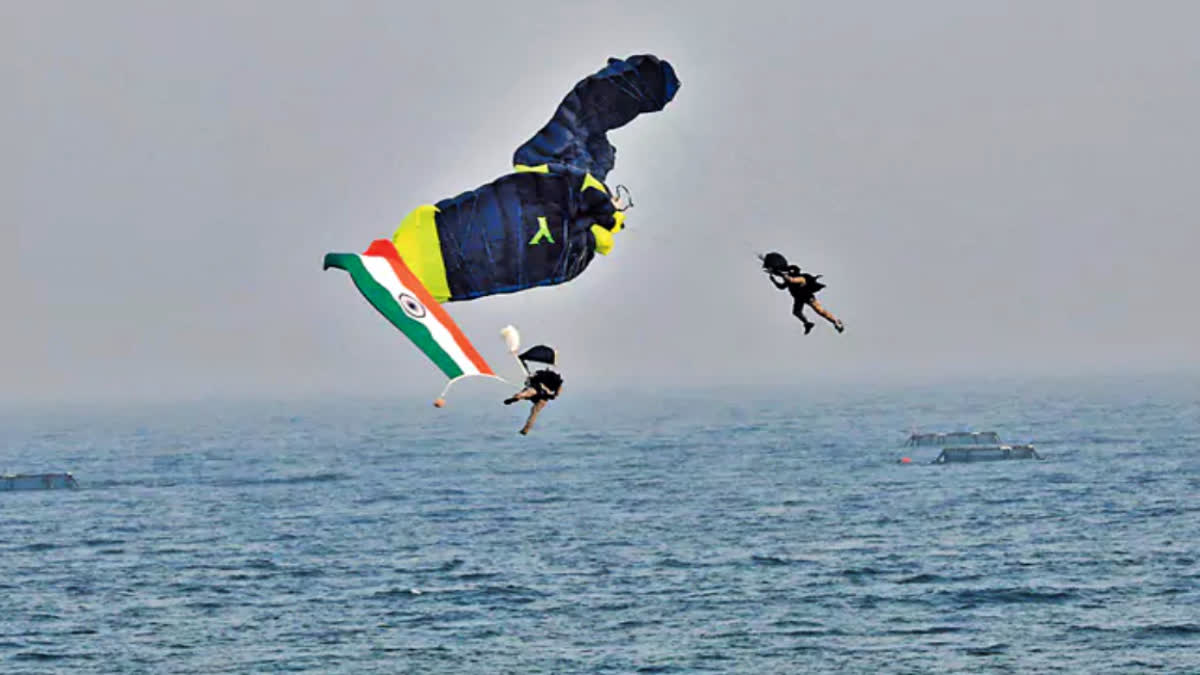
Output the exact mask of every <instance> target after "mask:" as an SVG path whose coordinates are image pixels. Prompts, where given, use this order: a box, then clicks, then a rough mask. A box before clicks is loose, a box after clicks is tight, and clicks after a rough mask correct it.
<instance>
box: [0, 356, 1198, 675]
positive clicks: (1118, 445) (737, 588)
mask: <svg viewBox="0 0 1200 675" xmlns="http://www.w3.org/2000/svg"><path fill="white" fill-rule="evenodd" d="M496 398H499V396H497V397H496ZM526 410H527V406H525V405H524V404H522V405H520V406H513V407H504V406H501V405H499V404H498V403H497V402H496V401H494V400H489V401H486V402H485V401H475V400H472V399H467V400H456V401H452V404H451V407H449V408H447V409H446V410H442V411H437V410H434V409H433V408H432V407H429V406H428V404H427V402H423V401H411V402H409V401H404V402H395V401H393V402H387V401H365V402H364V401H349V400H341V401H324V402H320V403H316V402H306V403H286V402H279V403H254V404H247V403H233V402H230V403H220V402H208V403H203V404H178V405H166V404H163V405H156V406H147V407H142V408H136V407H134V408H127V409H121V410H116V409H109V410H100V409H94V410H89V409H87V408H78V407H76V408H70V409H59V410H40V411H29V410H15V409H13V410H8V411H4V412H0V448H3V454H2V455H0V469H7V470H9V471H27V472H32V471H60V470H69V471H71V472H73V473H74V474H75V475H76V477H77V478H78V479H79V481H80V483H81V485H82V488H81V489H79V490H76V491H42V492H8V493H0V510H2V512H0V672H4V673H227V672H230V673H258V672H277V671H278V672H317V673H399V672H411V673H633V672H681V673H682V672H720V673H801V672H817V673H859V672H861V673H979V672H1001V673H1004V672H1011V673H1042V672H1045V673H1050V672H1061V673H1100V672H1113V673H1116V672H1120V673H1138V672H1163V673H1197V672H1200V378H1193V379H1188V378H1182V377H1176V378H1145V379H1137V378H1123V379H1103V380H1098V379H1090V380H1082V379H1066V380H1041V381H1029V382H1018V381H994V382H975V383H954V384H943V385H939V386H934V385H925V386H920V387H915V386H914V387H890V388H888V387H878V388H873V387H868V386H860V387H848V386H847V387H842V388H833V387H830V388H826V389H825V390H823V391H812V388H811V387H810V388H807V389H806V390H805V391H786V390H782V391H774V392H769V393H764V392H755V393H753V394H750V395H747V394H745V393H741V394H738V393H736V392H721V391H697V392H692V393H688V394H680V393H672V394H664V395H661V396H658V397H653V396H649V395H647V394H644V393H643V394H634V393H627V394H623V395H619V396H618V395H604V394H600V393H592V392H588V391H586V390H585V389H584V388H583V387H580V386H576V387H574V388H572V390H571V391H570V392H568V395H566V396H564V397H563V399H561V400H560V401H557V402H555V403H553V404H551V406H550V407H549V408H548V409H547V410H546V412H545V413H544V414H543V415H542V417H541V419H539V421H538V426H537V428H536V429H535V431H534V433H533V435H531V436H529V437H527V438H523V437H520V436H518V435H517V434H516V433H515V432H516V429H517V428H519V427H520V425H521V423H522V422H523V416H524V414H525V412H526ZM914 425H916V426H917V427H919V428H921V429H924V430H941V429H958V428H972V429H975V430H990V429H994V430H996V431H998V432H999V433H1000V434H1001V436H1002V437H1003V438H1004V439H1005V440H1011V441H1014V442H1015V441H1033V442H1034V443H1036V444H1037V446H1038V449H1039V451H1040V452H1041V453H1042V454H1043V455H1044V457H1045V460H1044V461H1040V462H1036V461H1027V462H1002V463H987V464H971V465H948V466H932V465H929V464H925V463H923V462H924V461H927V460H929V459H932V457H933V456H934V455H936V452H937V451H936V449H909V448H903V447H901V444H902V442H903V440H904V438H905V437H906V434H907V431H908V430H909V429H910V427H912V426H914ZM902 455H908V456H911V457H913V459H914V460H916V461H914V462H913V463H912V464H908V465H900V464H897V461H896V460H897V459H898V458H899V457H900V456H902Z"/></svg>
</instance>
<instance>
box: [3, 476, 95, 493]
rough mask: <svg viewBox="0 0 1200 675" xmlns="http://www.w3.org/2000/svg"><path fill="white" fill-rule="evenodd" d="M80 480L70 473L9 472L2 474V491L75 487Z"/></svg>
mask: <svg viewBox="0 0 1200 675" xmlns="http://www.w3.org/2000/svg"><path fill="white" fill-rule="evenodd" d="M77 487H79V481H77V480H75V477H74V476H72V475H71V474H69V473H9V474H0V492H4V491H9V490H53V489H56V488H57V489H62V488H68V489H74V488H77Z"/></svg>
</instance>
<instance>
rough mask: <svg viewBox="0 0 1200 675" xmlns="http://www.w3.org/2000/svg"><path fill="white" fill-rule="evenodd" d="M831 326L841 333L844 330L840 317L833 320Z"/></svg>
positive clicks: (844, 326) (844, 325)
mask: <svg viewBox="0 0 1200 675" xmlns="http://www.w3.org/2000/svg"><path fill="white" fill-rule="evenodd" d="M833 328H834V330H836V331H837V332H839V333H842V332H845V330H846V324H844V323H842V320H841V319H838V320H837V321H835V322H833Z"/></svg>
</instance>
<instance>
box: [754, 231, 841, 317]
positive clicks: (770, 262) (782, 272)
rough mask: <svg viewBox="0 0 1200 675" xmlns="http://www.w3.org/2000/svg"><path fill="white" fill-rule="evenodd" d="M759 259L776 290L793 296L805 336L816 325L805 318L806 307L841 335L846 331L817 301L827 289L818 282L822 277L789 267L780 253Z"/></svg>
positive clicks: (793, 303) (793, 305)
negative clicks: (819, 293) (820, 293)
mask: <svg viewBox="0 0 1200 675" xmlns="http://www.w3.org/2000/svg"><path fill="white" fill-rule="evenodd" d="M759 258H760V259H761V260H762V264H763V271H764V272H766V273H767V275H768V276H769V277H770V278H771V283H772V284H773V285H774V286H775V288H778V289H779V290H781V291H782V290H784V289H787V291H788V292H789V293H791V294H792V314H793V315H794V316H795V317H796V318H797V319H800V321H801V322H802V323H803V324H804V334H805V335H808V334H809V333H810V332H812V329H813V326H815V325H816V324H815V323H813V322H811V321H809V320H808V317H806V316H804V306H805V305H808V306H810V307H812V308H813V311H815V312H816V313H817V314H820V315H821V316H822V317H823V318H824V319H825V320H826V321H828V322H829V323H831V324H833V328H834V330H836V331H837V332H839V333H841V332H842V331H844V330H846V326H845V325H844V324H843V323H842V321H841V319H838V318H837V317H835V316H834V315H833V314H832V313H831V312H830V311H829V310H827V309H825V308H824V307H823V306H821V303H820V302H819V301H818V300H817V297H816V295H817V292H818V291H820V290H821V289H822V288H825V284H823V283H821V282H820V281H818V280H819V279H820V278H821V275H819V274H817V275H813V274H808V273H807V272H802V271H801V270H800V268H799V267H797V266H796V265H789V264H788V261H787V259H786V258H784V257H783V256H782V255H781V254H779V253H774V252H772V253H768V254H766V255H764V256H759Z"/></svg>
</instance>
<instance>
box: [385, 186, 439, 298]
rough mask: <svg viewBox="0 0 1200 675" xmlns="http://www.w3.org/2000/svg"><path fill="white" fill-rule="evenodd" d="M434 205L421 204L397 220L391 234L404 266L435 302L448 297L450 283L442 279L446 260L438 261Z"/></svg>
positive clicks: (436, 210)
mask: <svg viewBox="0 0 1200 675" xmlns="http://www.w3.org/2000/svg"><path fill="white" fill-rule="evenodd" d="M437 213H438V209H437V207H436V206H434V205H433V204H422V205H421V206H418V207H417V208H416V209H414V210H413V212H412V213H410V214H408V215H407V216H405V217H404V220H402V221H400V226H399V227H397V228H396V232H395V234H393V235H392V243H393V244H395V245H396V252H397V253H399V254H400V257H401V258H403V259H404V264H406V265H408V269H410V270H412V273H413V274H415V275H416V276H417V279H420V280H421V283H422V284H424V285H425V290H427V291H429V294H430V295H432V296H433V299H434V300H437V301H438V302H445V301H447V300H449V299H450V284H449V283H448V282H447V281H446V264H445V262H443V261H442V242H441V240H440V239H438V231H437V220H436V218H435V216H436V214H437Z"/></svg>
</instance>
